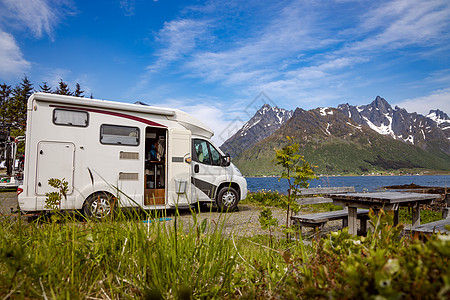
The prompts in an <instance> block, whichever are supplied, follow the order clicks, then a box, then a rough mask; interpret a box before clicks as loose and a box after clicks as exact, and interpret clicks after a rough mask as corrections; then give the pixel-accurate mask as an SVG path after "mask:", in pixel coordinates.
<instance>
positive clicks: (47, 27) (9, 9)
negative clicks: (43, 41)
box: [0, 0, 72, 39]
mask: <svg viewBox="0 0 450 300" xmlns="http://www.w3.org/2000/svg"><path fill="white" fill-rule="evenodd" d="M67 7H70V3H69V2H68V1H54V0H3V1H2V3H1V6H0V9H1V11H2V12H1V13H0V16H1V18H2V19H3V23H7V25H8V26H13V27H16V28H19V29H24V28H28V30H30V31H31V32H32V33H33V34H34V35H35V37H37V38H41V37H42V36H43V35H44V34H46V35H48V36H49V37H50V39H53V35H54V29H55V26H56V25H57V24H58V23H59V22H60V21H61V18H62V16H64V15H65V14H67V13H72V10H71V9H70V10H67Z"/></svg>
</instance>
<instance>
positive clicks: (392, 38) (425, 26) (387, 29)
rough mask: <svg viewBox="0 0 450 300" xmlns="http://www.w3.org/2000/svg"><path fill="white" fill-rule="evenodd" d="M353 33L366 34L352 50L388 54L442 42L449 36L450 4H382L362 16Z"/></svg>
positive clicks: (402, 0)
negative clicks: (387, 51)
mask: <svg viewBox="0 0 450 300" xmlns="http://www.w3.org/2000/svg"><path fill="white" fill-rule="evenodd" d="M361 19H362V23H361V25H360V26H359V27H357V28H355V30H354V33H355V34H358V33H362V34H363V35H364V34H367V36H366V37H365V38H364V39H362V40H361V41H358V42H355V43H353V44H350V45H349V47H348V48H347V49H349V50H353V51H361V50H371V51H376V52H377V51H386V50H387V49H397V48H401V47H405V46H408V45H425V46H430V44H431V43H435V42H437V43H439V42H441V41H442V39H443V38H444V37H448V36H449V33H450V32H449V28H450V2H448V1H447V0H432V1H422V0H396V1H390V2H381V4H380V5H379V6H378V7H377V8H375V9H373V10H370V11H368V12H367V13H366V14H364V15H363V16H362V17H361Z"/></svg>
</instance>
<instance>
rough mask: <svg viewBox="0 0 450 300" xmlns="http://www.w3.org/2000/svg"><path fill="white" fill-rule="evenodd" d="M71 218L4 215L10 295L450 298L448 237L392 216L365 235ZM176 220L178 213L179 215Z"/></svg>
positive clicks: (4, 278)
mask: <svg viewBox="0 0 450 300" xmlns="http://www.w3.org/2000/svg"><path fill="white" fill-rule="evenodd" d="M159 217H161V216H156V215H155V216H153V218H150V219H148V221H150V222H148V223H143V222H142V217H139V216H138V215H134V214H131V215H130V214H123V213H122V212H119V213H118V215H117V216H116V218H115V219H114V220H111V219H108V220H105V221H102V222H98V221H91V220H84V221H82V222H81V221H78V220H76V219H75V218H73V217H72V216H66V217H58V218H51V219H50V221H48V222H45V221H43V220H42V219H39V220H36V221H34V222H32V223H24V222H21V220H20V218H19V219H14V220H11V219H6V218H5V219H2V220H0V223H1V224H0V295H2V297H3V298H8V297H11V298H110V299H114V298H151V299H173V298H175V299H180V298H182V299H190V298H192V299H198V298H206V299H209V298H228V299H231V298H252V299H254V298H259V299H262V298H264V299H266V298H271V297H280V298H290V299H292V298H311V297H313V298H316V297H318V298H330V297H331V298H372V297H377V296H379V297H380V296H381V297H384V298H386V299H388V298H389V299H394V298H399V297H403V298H409V299H411V298H442V299H445V298H447V299H448V297H449V295H450V273H449V271H448V265H449V262H450V261H449V260H450V251H449V249H450V239H448V238H447V237H445V236H439V235H438V236H433V237H431V238H430V239H429V240H428V241H426V242H425V241H423V240H420V239H410V238H400V237H399V234H400V232H401V229H402V227H401V226H397V227H393V225H392V222H393V221H392V215H390V214H387V215H386V214H384V213H382V214H381V218H380V219H378V218H377V217H376V216H374V215H372V216H371V222H372V225H373V226H374V228H375V229H374V231H373V232H369V234H368V236H367V237H358V236H351V235H349V234H348V232H347V230H343V231H340V232H334V233H331V234H330V235H329V236H327V237H325V238H323V239H322V240H320V241H319V242H315V241H312V245H311V246H308V247H306V246H304V244H303V243H302V241H287V240H285V239H275V240H273V242H272V243H270V241H269V238H268V237H267V236H254V237H250V238H249V237H240V238H235V237H234V236H233V234H225V233H224V231H223V226H224V224H225V222H226V217H225V218H224V219H223V220H222V221H219V223H218V224H215V223H208V222H207V221H203V222H197V215H196V214H193V215H192V222H191V223H190V224H189V225H183V223H181V222H178V225H177V226H176V225H175V224H176V223H175V222H173V221H174V220H173V221H170V222H158V221H159ZM171 218H177V214H175V215H174V216H172V217H171Z"/></svg>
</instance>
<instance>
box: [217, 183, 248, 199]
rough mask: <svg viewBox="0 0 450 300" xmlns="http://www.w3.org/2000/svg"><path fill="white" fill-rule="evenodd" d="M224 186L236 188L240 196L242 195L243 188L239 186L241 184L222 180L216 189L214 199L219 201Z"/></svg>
mask: <svg viewBox="0 0 450 300" xmlns="http://www.w3.org/2000/svg"><path fill="white" fill-rule="evenodd" d="M223 187H232V188H234V189H235V190H236V192H237V193H238V198H240V197H241V188H240V186H239V184H237V183H236V182H222V183H221V184H220V185H219V186H218V187H217V189H216V192H215V195H214V200H215V201H217V198H218V197H219V193H220V190H221V189H222V188H223Z"/></svg>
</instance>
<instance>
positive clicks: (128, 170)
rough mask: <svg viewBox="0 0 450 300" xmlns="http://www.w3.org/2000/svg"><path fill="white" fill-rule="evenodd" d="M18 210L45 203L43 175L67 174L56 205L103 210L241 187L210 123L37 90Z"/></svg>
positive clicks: (231, 194)
mask: <svg viewBox="0 0 450 300" xmlns="http://www.w3.org/2000/svg"><path fill="white" fill-rule="evenodd" d="M27 110H28V111H27V129H26V142H25V165H24V181H23V185H22V186H20V187H19V191H18V193H19V197H18V199H19V206H20V209H21V210H22V211H26V212H31V211H44V210H47V209H48V207H47V205H46V197H47V196H46V194H48V193H50V192H55V191H57V190H55V188H54V187H52V186H51V185H49V179H52V178H55V179H59V180H63V181H65V182H67V184H68V185H67V192H66V195H65V197H63V199H62V200H61V202H60V203H59V208H60V209H70V210H82V211H83V212H84V213H85V214H86V215H88V216H93V217H98V218H102V217H104V216H106V215H109V214H110V213H112V210H113V209H114V205H115V203H117V204H118V205H119V206H121V207H141V208H144V209H165V208H173V207H176V206H177V207H183V206H184V207H187V206H190V205H192V204H194V203H197V202H200V203H206V202H213V203H215V204H216V205H217V206H218V207H219V208H222V209H224V210H227V209H234V208H236V206H237V204H238V202H239V200H241V199H244V198H245V197H246V195H247V182H246V180H245V178H244V177H243V176H242V175H241V173H240V172H239V170H238V169H237V168H236V167H235V166H234V165H233V164H232V163H231V162H230V156H229V155H227V154H224V153H223V152H222V151H221V150H220V149H219V148H218V147H216V146H215V145H214V144H213V143H212V142H211V140H210V138H211V137H212V136H213V134H214V133H213V131H212V130H211V129H210V128H208V127H207V126H206V125H204V124H203V123H202V122H200V121H199V120H197V119H196V118H194V117H193V116H191V115H189V114H187V113H185V112H182V111H180V110H177V109H168V108H159V107H152V106H145V105H140V104H129V103H119V102H112V101H104V100H94V99H86V98H77V97H71V96H61V95H54V94H46V93H35V94H33V95H32V96H31V97H30V98H29V99H28V107H27Z"/></svg>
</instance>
